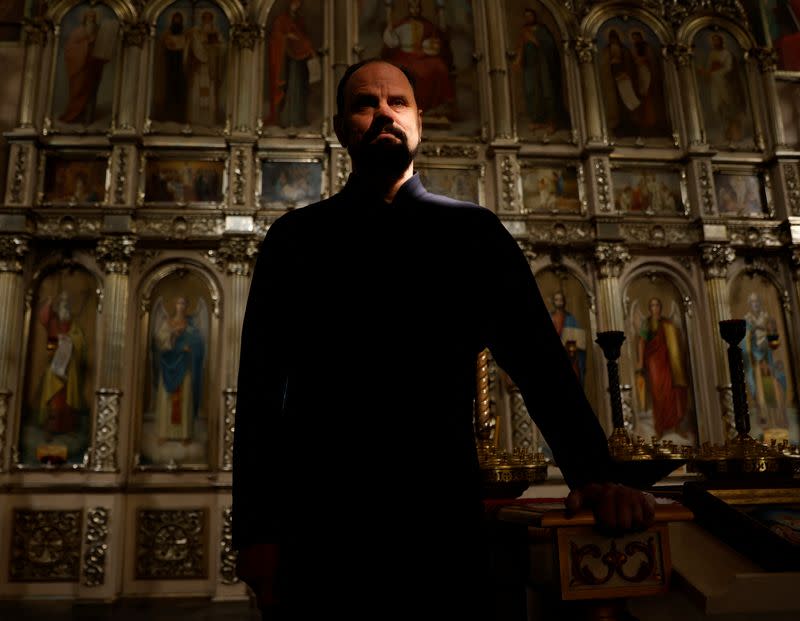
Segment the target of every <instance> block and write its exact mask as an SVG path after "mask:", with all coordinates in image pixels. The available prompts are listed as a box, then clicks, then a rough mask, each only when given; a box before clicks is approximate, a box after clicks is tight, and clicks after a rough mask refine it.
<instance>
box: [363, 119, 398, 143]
mask: <svg viewBox="0 0 800 621" xmlns="http://www.w3.org/2000/svg"><path fill="white" fill-rule="evenodd" d="M381 134H391V135H392V136H394V137H396V138H398V139H399V140H400V141H402V143H403V144H407V143H408V137H407V136H406V133H405V132H404V131H403V130H402V129H400V128H399V127H395V126H394V125H392V124H386V123H378V124H375V125H373V126H372V127H370V128H369V129H368V130H367V131H366V133H365V134H364V142H365V143H367V144H369V143H371V142H372V141H373V140H375V139H376V138H377V137H378V136H380V135H381Z"/></svg>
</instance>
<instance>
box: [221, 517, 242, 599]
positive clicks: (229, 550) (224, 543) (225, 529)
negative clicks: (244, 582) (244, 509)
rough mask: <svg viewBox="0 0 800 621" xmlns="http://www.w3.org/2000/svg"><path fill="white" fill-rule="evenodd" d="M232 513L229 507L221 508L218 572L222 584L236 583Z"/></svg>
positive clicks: (237, 580) (237, 579) (237, 581)
mask: <svg viewBox="0 0 800 621" xmlns="http://www.w3.org/2000/svg"><path fill="white" fill-rule="evenodd" d="M232 516H233V513H232V511H231V508H230V507H225V508H224V509H223V510H222V538H221V540H220V546H219V573H220V576H221V577H222V584H238V583H239V576H237V575H236V550H234V549H233V520H232Z"/></svg>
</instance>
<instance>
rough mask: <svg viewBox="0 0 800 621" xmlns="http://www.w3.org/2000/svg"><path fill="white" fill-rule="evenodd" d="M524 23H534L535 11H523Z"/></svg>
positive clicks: (530, 24)
mask: <svg viewBox="0 0 800 621" xmlns="http://www.w3.org/2000/svg"><path fill="white" fill-rule="evenodd" d="M525 23H526V24H527V25H528V26H533V25H534V24H535V23H536V13H534V12H533V11H531V10H530V9H529V10H527V11H525Z"/></svg>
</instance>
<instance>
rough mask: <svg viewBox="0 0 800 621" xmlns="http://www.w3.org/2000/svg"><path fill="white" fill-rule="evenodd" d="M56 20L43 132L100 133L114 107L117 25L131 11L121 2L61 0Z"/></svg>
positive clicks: (55, 10) (118, 45) (53, 10)
mask: <svg viewBox="0 0 800 621" xmlns="http://www.w3.org/2000/svg"><path fill="white" fill-rule="evenodd" d="M47 15H48V17H49V18H50V19H52V20H53V22H54V23H55V24H56V32H55V43H54V45H53V48H52V54H53V58H52V62H51V65H50V67H51V73H50V80H49V84H50V88H49V91H48V95H47V102H48V103H47V112H46V115H45V127H46V128H47V131H48V133H54V132H56V133H57V132H61V133H81V134H84V133H87V132H88V133H105V132H106V131H108V129H109V128H110V127H111V125H112V120H113V118H114V112H115V108H116V105H117V97H116V91H117V89H118V85H117V78H118V76H119V75H120V68H121V67H122V36H121V35H122V26H123V23H124V22H125V21H126V20H129V19H131V18H132V17H133V15H134V13H133V11H132V9H131V7H130V5H129V4H128V3H125V2H121V1H120V0H81V1H77V2H76V1H64V2H59V3H56V4H54V5H53V6H52V7H51V8H50V10H49V11H48V14H47Z"/></svg>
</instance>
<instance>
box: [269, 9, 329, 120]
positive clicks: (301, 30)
mask: <svg viewBox="0 0 800 621" xmlns="http://www.w3.org/2000/svg"><path fill="white" fill-rule="evenodd" d="M323 8H324V7H323V5H322V3H318V2H310V3H309V2H306V3H304V2H302V1H301V0H282V1H279V2H276V3H275V5H274V6H273V8H272V9H271V11H270V17H269V20H268V21H267V35H266V40H267V63H266V65H267V73H266V79H265V86H266V93H265V95H266V101H265V107H264V115H265V125H268V126H270V125H277V126H280V127H297V128H299V127H308V126H310V125H312V124H318V123H319V122H320V120H321V118H322V90H321V87H322V68H321V63H320V58H319V56H318V55H317V52H316V50H317V49H318V48H320V47H321V46H322V40H323V32H322V24H323V23H324V19H323V18H324V15H323Z"/></svg>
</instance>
